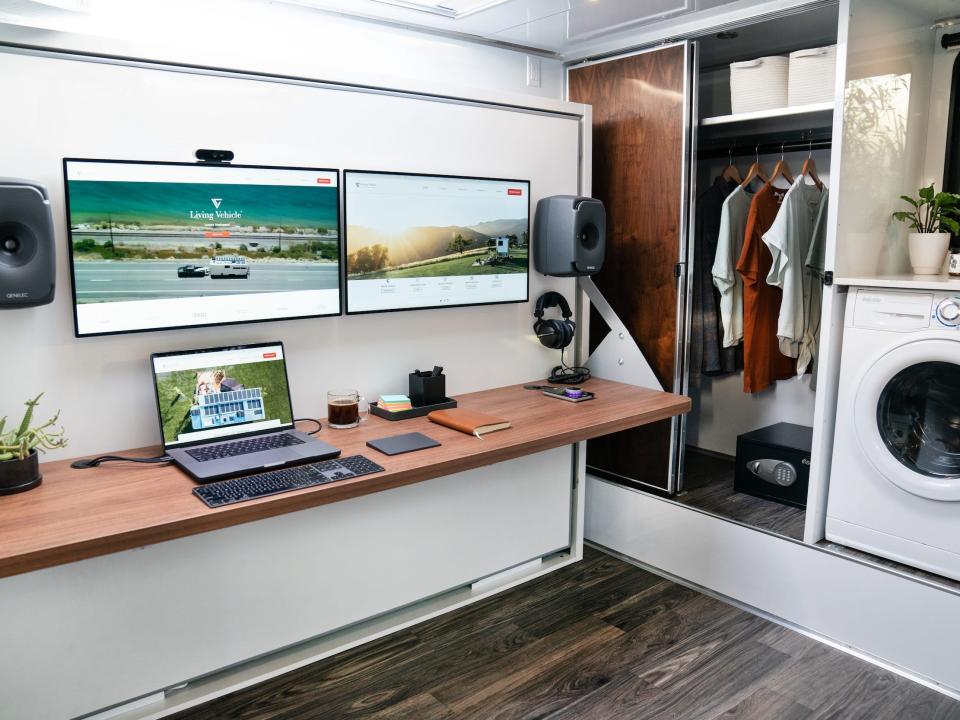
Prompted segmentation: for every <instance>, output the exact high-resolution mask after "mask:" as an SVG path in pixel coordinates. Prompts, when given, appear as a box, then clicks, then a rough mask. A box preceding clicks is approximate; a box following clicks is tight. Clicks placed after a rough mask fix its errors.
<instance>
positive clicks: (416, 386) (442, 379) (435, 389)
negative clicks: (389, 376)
mask: <svg viewBox="0 0 960 720" xmlns="http://www.w3.org/2000/svg"><path fill="white" fill-rule="evenodd" d="M446 398H447V378H446V376H445V375H442V374H441V375H423V376H421V375H417V374H416V373H410V403H411V404H412V405H413V406H414V407H422V406H423V405H435V404H436V403H440V402H443V401H444V400H446Z"/></svg>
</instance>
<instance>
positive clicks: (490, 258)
mask: <svg viewBox="0 0 960 720" xmlns="http://www.w3.org/2000/svg"><path fill="white" fill-rule="evenodd" d="M344 185H345V194H344V202H345V210H344V221H345V227H346V234H345V238H346V272H347V283H346V297H347V312H348V313H349V314H356V313H368V312H384V311H390V310H410V309H416V308H434V307H457V306H463V305H487V304H493V303H509V302H526V301H527V299H528V297H529V265H530V263H529V251H530V182H529V181H527V180H503V179H495V178H477V177H459V176H451V175H421V174H412V173H387V172H369V171H357V170H347V171H346V173H345V176H344Z"/></svg>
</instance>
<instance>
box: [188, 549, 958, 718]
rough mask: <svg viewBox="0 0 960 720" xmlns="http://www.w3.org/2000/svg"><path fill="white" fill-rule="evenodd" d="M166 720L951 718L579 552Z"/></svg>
mask: <svg viewBox="0 0 960 720" xmlns="http://www.w3.org/2000/svg"><path fill="white" fill-rule="evenodd" d="M174 717H175V718H177V719H178V720H226V719H228V718H229V719H235V720H241V719H244V720H255V719H256V720H315V719H316V720H320V719H322V720H340V719H341V718H342V719H346V718H370V719H376V720H400V719H401V718H402V719H408V720H452V719H454V718H456V719H457V720H464V719H472V718H477V719H480V720H497V719H502V720H507V719H510V720H513V719H515V718H542V719H544V720H546V719H549V720H570V719H572V718H589V719H590V720H607V719H610V720H613V719H617V720H620V719H621V718H636V719H641V718H644V719H646V718H649V719H654V718H656V719H663V720H667V719H669V720H721V719H725V720H808V719H812V720H860V719H863V720H866V719H868V718H869V720H948V719H960V703H958V702H956V701H954V700H952V699H950V698H948V697H946V696H944V695H941V694H939V693H936V692H934V691H932V690H929V689H928V688H926V687H924V686H922V685H918V684H915V683H913V682H911V681H909V680H906V679H904V678H902V677H899V676H897V675H894V674H893V673H890V672H887V671H885V670H882V669H880V668H878V667H876V666H873V665H871V664H869V663H866V662H864V661H862V660H859V659H857V658H855V657H853V656H851V655H847V654H845V653H842V652H840V651H838V650H834V649H833V648H830V647H829V646H827V645H824V644H822V643H818V642H816V641H814V640H811V639H809V638H807V637H806V636H803V635H800V634H798V633H795V632H793V631H790V630H787V629H785V628H782V627H780V626H778V625H775V624H773V623H771V622H769V621H766V620H763V619H762V618H759V617H756V616H754V615H751V614H749V613H746V612H744V611H742V610H739V609H737V608H734V607H732V606H730V605H727V604H725V603H723V602H720V601H718V600H715V599H713V598H710V597H707V596H705V595H702V594H699V593H697V592H694V591H692V590H689V589H687V588H684V587H682V586H680V585H676V584H674V583H672V582H670V581H668V580H664V579H662V578H660V577H658V576H656V575H652V574H650V573H648V572H645V571H643V570H641V569H639V568H636V567H634V566H632V565H629V564H627V563H624V562H622V561H620V560H617V559H615V558H612V557H610V556H608V555H605V554H602V553H600V552H599V551H597V550H592V549H590V548H587V549H586V552H585V557H584V560H583V561H582V562H579V563H576V564H574V565H572V566H570V567H567V568H564V569H562V570H559V571H557V572H555V573H552V574H550V575H547V576H545V577H543V578H540V579H538V580H535V581H531V582H528V583H525V584H524V585H521V586H520V587H518V588H515V589H513V590H511V591H509V592H506V593H503V594H501V595H498V596H495V597H492V598H489V599H487V600H484V601H482V602H480V603H477V604H475V605H472V606H470V607H467V608H464V609H462V610H459V611H456V612H453V613H449V614H447V615H444V616H442V617H439V618H436V619H434V620H430V621H427V622H425V623H422V624H420V625H417V626H414V627H412V628H410V629H408V630H405V631H401V632H398V633H396V634H394V635H391V636H388V637H386V638H384V639H382V640H378V641H376V642H372V643H369V644H367V645H364V646H362V647H359V648H356V649H353V650H350V651H347V652H344V653H342V654H340V655H337V656H335V657H332V658H328V659H326V660H322V661H320V662H317V663H315V664H313V665H310V666H308V667H305V668H302V669H300V670H296V671H293V672H290V673H288V674H286V675H283V676H281V677H278V678H275V679H273V680H270V681H268V682H265V683H263V684H261V685H258V686H255V687H252V688H249V689H246V690H243V691H240V692H237V693H234V694H233V695H229V696H226V697H224V698H221V699H219V700H215V701H212V702H210V703H208V704H206V705H203V706H200V707H199V708H195V709H192V710H190V711H187V712H183V713H181V714H179V715H176V716H174Z"/></svg>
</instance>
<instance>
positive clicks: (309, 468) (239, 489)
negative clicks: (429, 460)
mask: <svg viewBox="0 0 960 720" xmlns="http://www.w3.org/2000/svg"><path fill="white" fill-rule="evenodd" d="M376 472H383V468H382V467H380V466H379V465H377V464H376V463H375V462H373V461H372V460H368V459H367V458H365V457H364V456H363V455H351V456H350V457H345V458H339V459H337V460H324V461H323V462H317V463H311V464H310V465H294V466H293V467H288V468H283V469H281V470H271V471H270V472H265V473H258V474H257V475H247V476H245V477H238V478H233V479H231V480H221V481H219V482H215V483H210V484H208V485H201V486H200V487H195V488H194V489H193V494H194V495H196V496H197V497H198V498H200V499H201V500H203V501H204V502H205V503H206V504H207V507H212V508H213V507H221V506H222V505H232V504H233V503H238V502H243V501H244V500H254V499H256V498H262V497H266V496H267V495H277V494H278V493H284V492H289V491H291V490H300V489H301V488H307V487H313V486H314V485H325V484H326V483H330V482H335V481H337V480H346V479H347V478H352V477H359V476H360V475H369V474H371V473H376Z"/></svg>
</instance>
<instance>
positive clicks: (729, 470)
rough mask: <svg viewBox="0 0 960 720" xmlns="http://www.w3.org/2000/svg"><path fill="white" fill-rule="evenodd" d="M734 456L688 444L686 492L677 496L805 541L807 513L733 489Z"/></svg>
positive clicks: (693, 504) (696, 505)
mask: <svg viewBox="0 0 960 720" xmlns="http://www.w3.org/2000/svg"><path fill="white" fill-rule="evenodd" d="M733 472H734V462H733V458H724V457H720V456H717V455H713V454H710V453H705V452H701V451H698V450H697V449H696V448H692V447H688V448H687V454H686V460H685V461H684V472H683V492H682V493H680V494H679V495H677V496H676V497H675V498H674V499H675V500H676V501H677V502H681V503H683V504H684V505H690V506H691V507H696V508H700V509H701V510H706V511H707V512H710V513H713V514H714V515H719V516H720V517H725V518H730V519H732V520H738V521H740V522H742V523H746V524H747V525H750V526H751V527H757V528H762V529H764V530H769V531H770V532H773V533H776V534H778V535H783V536H785V537H789V538H793V539H794V540H803V522H804V517H805V512H804V511H803V510H802V509H800V508H795V507H791V506H790V505H781V504H780V503H777V502H773V501H772V500H764V499H763V498H758V497H754V496H753V495H747V494H746V493H738V492H736V491H735V490H734V489H733Z"/></svg>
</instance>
